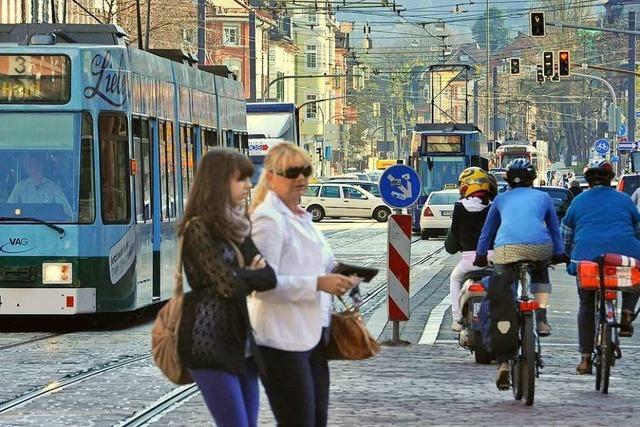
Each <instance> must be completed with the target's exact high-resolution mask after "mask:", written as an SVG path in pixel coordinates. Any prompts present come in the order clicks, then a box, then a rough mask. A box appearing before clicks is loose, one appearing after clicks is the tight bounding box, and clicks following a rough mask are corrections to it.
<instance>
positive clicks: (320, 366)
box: [260, 340, 329, 427]
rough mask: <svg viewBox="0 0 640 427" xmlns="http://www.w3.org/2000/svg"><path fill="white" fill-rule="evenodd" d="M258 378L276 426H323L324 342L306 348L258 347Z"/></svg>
mask: <svg viewBox="0 0 640 427" xmlns="http://www.w3.org/2000/svg"><path fill="white" fill-rule="evenodd" d="M260 354H261V357H262V360H263V361H264V368H265V369H264V371H265V372H264V373H265V376H264V377H263V378H261V379H262V383H263V384H264V389H265V391H266V392H267V397H268V398H269V404H270V405H271V410H272V411H273V415H274V416H275V417H276V421H277V423H278V426H279V427H324V426H326V425H327V413H328V408H329V365H328V364H327V360H326V359H325V357H324V343H323V340H320V342H319V343H318V345H317V346H316V347H315V348H313V349H312V350H309V351H284V350H278V349H275V348H271V347H260Z"/></svg>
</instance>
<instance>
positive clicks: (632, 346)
mask: <svg viewBox="0 0 640 427" xmlns="http://www.w3.org/2000/svg"><path fill="white" fill-rule="evenodd" d="M419 344H422V343H419ZM436 344H456V345H459V344H460V343H459V342H458V340H437V341H436ZM540 346H541V347H542V353H543V356H544V348H545V347H574V348H575V349H576V350H577V349H578V343H577V342H576V343H564V342H544V340H542V341H540ZM620 348H621V349H622V350H640V345H637V344H628V345H625V344H621V345H620Z"/></svg>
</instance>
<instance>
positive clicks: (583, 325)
mask: <svg viewBox="0 0 640 427" xmlns="http://www.w3.org/2000/svg"><path fill="white" fill-rule="evenodd" d="M596 292H597V291H587V290H583V289H580V287H578V297H579V298H580V307H579V309H578V344H579V347H580V353H582V354H591V352H593V340H594V336H595V334H596ZM638 298H640V294H637V293H635V292H634V293H627V292H624V293H623V294H622V309H623V310H629V311H634V310H635V309H636V304H637V303H638Z"/></svg>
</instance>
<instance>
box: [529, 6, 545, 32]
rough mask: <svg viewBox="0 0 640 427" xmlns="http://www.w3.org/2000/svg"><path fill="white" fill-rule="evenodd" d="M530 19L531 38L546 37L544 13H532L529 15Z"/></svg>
mask: <svg viewBox="0 0 640 427" xmlns="http://www.w3.org/2000/svg"><path fill="white" fill-rule="evenodd" d="M529 18H530V19H529V22H530V25H531V37H544V36H545V28H544V12H531V13H529Z"/></svg>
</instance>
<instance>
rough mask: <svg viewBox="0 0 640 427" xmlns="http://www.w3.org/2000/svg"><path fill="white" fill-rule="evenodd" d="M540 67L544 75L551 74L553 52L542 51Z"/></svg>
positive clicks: (548, 75)
mask: <svg viewBox="0 0 640 427" xmlns="http://www.w3.org/2000/svg"><path fill="white" fill-rule="evenodd" d="M542 69H543V74H544V76H545V77H551V76H553V52H552V51H550V50H549V51H545V52H542Z"/></svg>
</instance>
